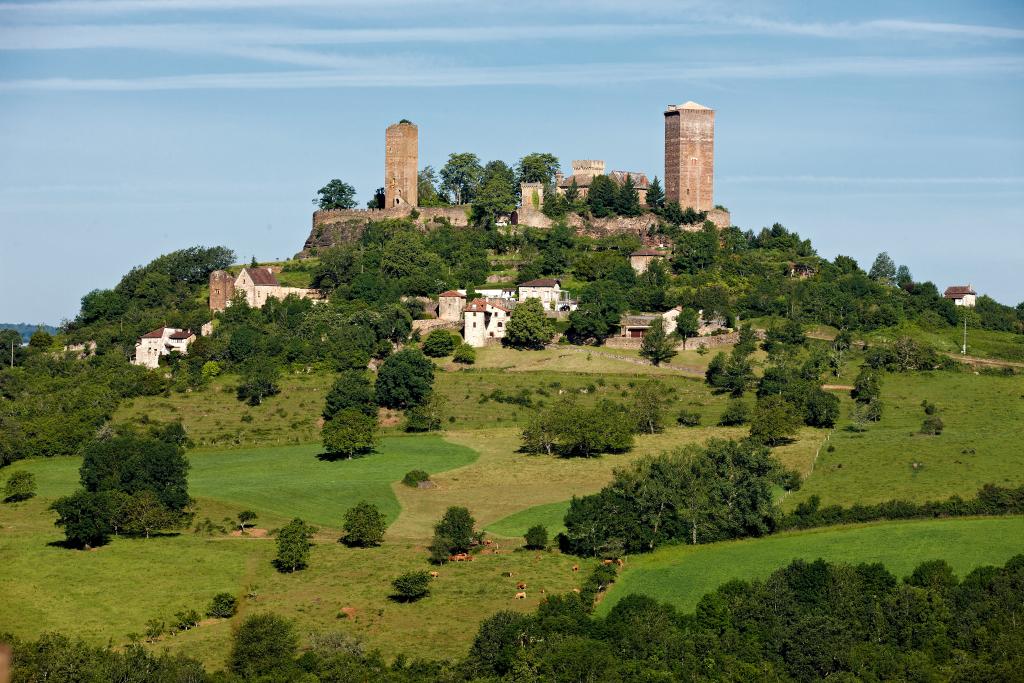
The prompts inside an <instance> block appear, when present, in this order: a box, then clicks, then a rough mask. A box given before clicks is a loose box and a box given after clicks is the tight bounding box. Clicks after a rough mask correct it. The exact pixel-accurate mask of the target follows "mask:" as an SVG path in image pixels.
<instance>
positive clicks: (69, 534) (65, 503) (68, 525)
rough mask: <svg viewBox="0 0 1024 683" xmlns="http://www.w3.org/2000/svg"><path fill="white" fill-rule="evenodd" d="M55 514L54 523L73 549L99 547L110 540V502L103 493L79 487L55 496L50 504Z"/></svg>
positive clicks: (111, 528)
mask: <svg viewBox="0 0 1024 683" xmlns="http://www.w3.org/2000/svg"><path fill="white" fill-rule="evenodd" d="M50 509H51V510H53V511H54V512H56V513H57V521H55V522H54V525H56V526H59V527H62V528H63V529H64V537H65V539H66V541H67V543H68V545H70V546H72V547H75V548H87V547H98V546H101V545H105V544H106V543H107V542H108V541H109V540H110V534H111V533H112V532H113V527H112V526H111V524H110V505H109V502H108V497H107V495H106V494H105V493H93V492H90V491H84V490H81V489H80V490H78V491H76V492H75V493H72V494H71V495H69V496H64V497H63V498H58V499H57V500H55V501H54V502H53V504H52V505H50Z"/></svg>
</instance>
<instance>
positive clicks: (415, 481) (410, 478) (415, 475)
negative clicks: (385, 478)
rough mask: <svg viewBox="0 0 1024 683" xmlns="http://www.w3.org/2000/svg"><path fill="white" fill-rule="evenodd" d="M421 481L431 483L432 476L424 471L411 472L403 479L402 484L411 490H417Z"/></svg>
mask: <svg viewBox="0 0 1024 683" xmlns="http://www.w3.org/2000/svg"><path fill="white" fill-rule="evenodd" d="M421 481H430V475H429V474H427V473H426V472H424V471H423V470H410V471H409V472H406V473H405V476H404V477H402V483H403V484H405V485H406V486H409V487H411V488H416V487H417V486H419V485H420V482H421Z"/></svg>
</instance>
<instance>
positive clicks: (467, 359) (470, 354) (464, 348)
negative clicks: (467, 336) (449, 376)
mask: <svg viewBox="0 0 1024 683" xmlns="http://www.w3.org/2000/svg"><path fill="white" fill-rule="evenodd" d="M452 360H453V361H455V362H456V363H462V364H463V365H472V364H473V363H475V362H476V349H474V348H473V347H472V346H470V345H469V344H459V346H458V347H457V348H456V349H455V354H454V355H453V356H452Z"/></svg>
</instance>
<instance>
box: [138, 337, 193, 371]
mask: <svg viewBox="0 0 1024 683" xmlns="http://www.w3.org/2000/svg"><path fill="white" fill-rule="evenodd" d="M195 340H196V335H195V333H194V332H192V330H182V329H178V328H177V327H158V328H157V329H155V330H153V331H152V332H147V333H146V334H144V335H142V337H140V338H139V341H138V343H136V344H135V358H133V359H132V363H134V364H135V365H142V366H145V367H147V368H156V367H158V366H159V365H160V357H161V356H168V355H170V354H171V352H173V351H177V352H178V353H180V354H181V355H183V356H184V355H187V354H188V346H189V344H191V343H192V342H194V341H195Z"/></svg>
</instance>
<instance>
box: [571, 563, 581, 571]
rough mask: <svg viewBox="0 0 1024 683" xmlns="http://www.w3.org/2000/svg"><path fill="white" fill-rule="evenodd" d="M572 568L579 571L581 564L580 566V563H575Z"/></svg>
mask: <svg viewBox="0 0 1024 683" xmlns="http://www.w3.org/2000/svg"><path fill="white" fill-rule="evenodd" d="M572 570H573V571H574V572H578V571H579V570H580V566H579V565H578V564H574V565H573V566H572Z"/></svg>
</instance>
